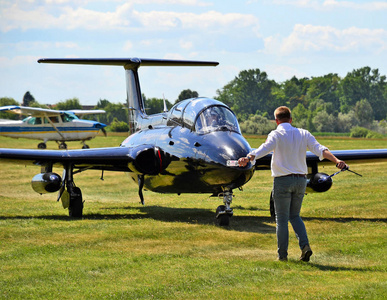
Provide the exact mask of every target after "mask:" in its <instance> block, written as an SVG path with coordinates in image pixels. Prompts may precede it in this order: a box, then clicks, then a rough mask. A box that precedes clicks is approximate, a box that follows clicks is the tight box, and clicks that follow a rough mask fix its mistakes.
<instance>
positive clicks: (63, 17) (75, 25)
mask: <svg viewBox="0 0 387 300" xmlns="http://www.w3.org/2000/svg"><path fill="white" fill-rule="evenodd" d="M53 1H54V0H51V1H50V3H52V2H53ZM58 1H59V0H56V1H55V4H56V3H58ZM59 2H60V3H62V2H63V3H64V5H57V6H56V7H55V8H53V7H52V6H47V7H46V6H43V5H41V6H39V5H35V6H33V7H32V8H31V6H28V8H27V7H24V6H22V5H20V3H18V2H16V3H14V4H8V5H4V7H3V8H1V10H0V30H1V31H2V32H9V31H11V30H14V29H22V30H28V29H55V28H61V29H69V30H74V29H87V30H104V31H105V30H131V29H145V30H153V31H154V30H166V29H171V28H172V29H174V28H182V29H200V30H202V29H208V28H212V29H216V28H224V27H233V28H245V27H252V28H253V29H255V30H258V19H257V18H256V17H255V16H253V15H248V14H240V13H226V14H223V13H220V12H217V11H207V12H204V13H201V14H197V13H192V12H175V11H156V10H153V11H145V12H144V11H139V10H135V9H133V7H134V4H136V2H138V3H140V2H141V4H144V1H132V2H126V3H123V4H121V5H118V6H116V7H115V10H114V11H104V12H100V11H96V10H91V9H87V8H84V7H82V6H81V5H80V6H70V5H67V4H68V3H67V2H66V1H64V0H63V1H59ZM81 2H82V1H81ZM145 3H158V4H160V3H169V4H170V3H176V4H184V5H197V6H200V5H203V4H202V3H201V2H199V1H196V0H180V1H178V0H158V1H157V0H149V1H145ZM137 5H140V4H137Z"/></svg>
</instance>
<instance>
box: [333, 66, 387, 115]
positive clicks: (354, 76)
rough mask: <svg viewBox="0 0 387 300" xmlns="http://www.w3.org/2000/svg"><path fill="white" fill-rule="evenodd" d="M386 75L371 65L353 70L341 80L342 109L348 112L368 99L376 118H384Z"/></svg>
mask: <svg viewBox="0 0 387 300" xmlns="http://www.w3.org/2000/svg"><path fill="white" fill-rule="evenodd" d="M386 88H387V83H386V76H384V75H383V76H381V75H380V74H379V70H378V69H374V70H371V68H370V67H363V68H361V69H356V70H353V71H352V72H350V73H348V74H347V76H345V78H344V79H343V80H342V81H341V85H340V90H341V97H340V104H341V111H342V112H347V111H348V110H349V109H350V108H351V107H354V106H355V105H356V103H357V102H358V101H360V100H363V99H366V100H367V101H368V102H369V103H370V105H371V107H372V108H373V110H374V117H375V119H376V120H382V119H383V118H385V117H386V114H387V98H386Z"/></svg>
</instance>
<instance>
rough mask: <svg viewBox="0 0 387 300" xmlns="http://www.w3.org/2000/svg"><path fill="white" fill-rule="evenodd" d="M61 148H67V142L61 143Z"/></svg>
mask: <svg viewBox="0 0 387 300" xmlns="http://www.w3.org/2000/svg"><path fill="white" fill-rule="evenodd" d="M59 149H67V145H66V143H65V142H63V143H60V144H59Z"/></svg>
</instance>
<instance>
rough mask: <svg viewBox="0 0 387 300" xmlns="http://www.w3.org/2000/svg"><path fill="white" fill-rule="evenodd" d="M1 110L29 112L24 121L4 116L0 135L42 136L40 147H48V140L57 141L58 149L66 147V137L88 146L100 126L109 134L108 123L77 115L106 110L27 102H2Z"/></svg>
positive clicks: (85, 147)
mask: <svg viewBox="0 0 387 300" xmlns="http://www.w3.org/2000/svg"><path fill="white" fill-rule="evenodd" d="M0 111H6V112H10V113H14V114H19V115H27V116H28V117H26V118H25V119H24V120H22V121H14V120H2V121H1V122H0V136H7V137H12V138H27V139H36V140H43V142H42V143H39V144H38V148H39V149H46V142H47V141H56V142H57V143H58V145H59V149H67V145H66V143H65V142H66V141H82V143H83V147H82V148H83V149H87V148H89V146H88V145H86V143H85V141H87V140H90V139H92V138H94V137H95V136H96V135H97V134H98V133H99V131H100V130H101V131H102V132H103V133H104V134H106V132H105V129H104V127H106V125H105V124H103V123H99V122H96V121H89V120H81V119H79V118H78V117H77V116H83V115H90V114H104V113H105V111H104V110H81V109H74V110H66V111H65V110H54V109H44V108H36V107H25V106H17V105H10V106H2V107H0Z"/></svg>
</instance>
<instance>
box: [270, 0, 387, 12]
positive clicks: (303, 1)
mask: <svg viewBox="0 0 387 300" xmlns="http://www.w3.org/2000/svg"><path fill="white" fill-rule="evenodd" d="M273 3H274V4H279V5H293V6H297V7H302V8H312V9H316V10H332V9H336V8H345V9H355V10H368V11H375V10H382V9H387V2H385V1H364V2H362V3H359V1H356V2H355V1H337V0H274V1H273Z"/></svg>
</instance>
